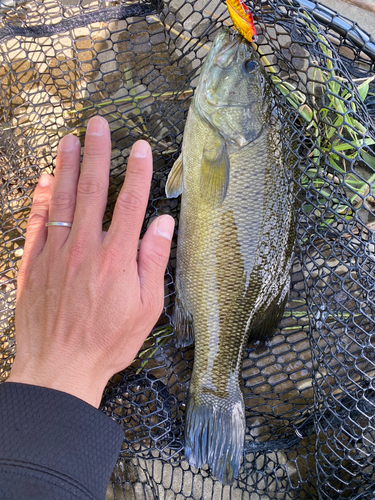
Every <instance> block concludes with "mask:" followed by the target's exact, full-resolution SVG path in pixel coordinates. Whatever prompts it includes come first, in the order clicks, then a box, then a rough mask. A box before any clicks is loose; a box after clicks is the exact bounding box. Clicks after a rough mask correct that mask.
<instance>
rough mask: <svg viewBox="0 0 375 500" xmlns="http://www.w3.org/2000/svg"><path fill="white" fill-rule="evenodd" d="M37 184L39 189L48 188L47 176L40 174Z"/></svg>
mask: <svg viewBox="0 0 375 500" xmlns="http://www.w3.org/2000/svg"><path fill="white" fill-rule="evenodd" d="M38 184H39V186H40V187H42V188H44V187H46V186H48V184H49V175H48V174H42V175H41V176H40V177H39V181H38Z"/></svg>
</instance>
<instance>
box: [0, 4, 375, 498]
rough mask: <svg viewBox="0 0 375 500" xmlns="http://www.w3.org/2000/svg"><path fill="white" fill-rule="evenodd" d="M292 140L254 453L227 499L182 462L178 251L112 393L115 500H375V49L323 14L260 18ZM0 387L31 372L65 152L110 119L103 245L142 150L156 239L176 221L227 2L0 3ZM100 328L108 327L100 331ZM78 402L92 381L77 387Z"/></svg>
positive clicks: (256, 366) (252, 428)
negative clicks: (71, 139)
mask: <svg viewBox="0 0 375 500" xmlns="http://www.w3.org/2000/svg"><path fill="white" fill-rule="evenodd" d="M247 5H248V6H249V7H250V9H251V11H252V13H253V17H254V21H255V25H256V28H257V32H258V34H259V38H258V42H257V50H258V52H259V53H260V55H261V56H262V61H263V64H264V66H265V67H266V69H267V71H268V73H269V77H270V81H271V82H272V87H273V91H274V94H275V96H276V100H277V103H278V107H279V113H280V115H281V116H282V117H283V120H284V122H285V123H286V124H287V126H286V127H284V128H283V137H282V139H283V144H284V152H285V159H286V162H285V163H286V165H288V169H286V175H288V176H289V181H290V185H291V190H290V192H291V194H292V196H294V198H295V200H296V203H294V206H295V207H296V208H295V216H296V224H297V241H296V250H295V261H294V266H293V270H292V285H291V290H290V295H289V301H288V303H287V307H286V309H285V313H284V316H283V319H282V321H281V323H280V326H279V328H278V330H277V331H276V333H275V335H274V336H273V337H272V339H271V340H269V341H268V343H267V344H266V346H265V347H263V348H261V349H259V348H257V346H250V347H249V348H248V349H247V350H246V352H245V358H244V362H243V371H242V378H243V391H244V397H245V406H246V423H247V429H246V437H245V448H244V457H243V463H242V467H241V469H240V474H239V477H238V478H237V479H236V480H235V482H234V484H233V485H231V486H228V485H227V486H223V485H222V484H221V483H220V482H218V481H217V480H215V478H214V477H213V476H212V475H211V473H210V470H209V468H208V467H203V468H202V469H200V470H196V469H193V468H191V467H190V466H189V464H188V463H187V461H186V460H185V458H184V438H183V436H184V434H183V430H184V415H185V405H186V397H187V391H188V387H189V380H190V377H191V372H192V365H193V360H194V348H193V347H186V348H183V349H177V348H176V347H175V344H174V333H173V327H172V324H171V315H172V311H173V306H174V298H175V288H174V270H175V260H176V257H175V254H176V241H177V231H176V237H175V239H174V242H173V245H172V254H171V260H170V263H169V266H168V270H167V273H166V276H165V307H164V312H163V314H162V316H161V318H160V319H159V321H158V323H157V325H156V326H155V328H154V330H153V331H152V333H151V334H150V336H149V337H148V339H147V341H146V342H145V344H144V346H143V348H142V349H141V351H140V353H139V355H138V357H137V358H136V360H135V361H134V362H133V363H132V365H131V366H130V367H128V368H127V369H126V370H125V371H124V372H122V373H119V374H117V375H116V376H114V377H113V378H112V379H111V380H110V381H109V383H108V386H107V388H106V391H105V393H104V396H103V400H102V405H101V407H102V410H103V411H105V412H106V413H108V414H109V415H110V416H111V417H112V418H114V419H115V420H116V421H118V422H119V423H120V424H121V425H122V426H123V429H124V442H123V446H122V451H121V454H120V456H119V458H118V462H117V465H116V467H115V470H114V471H113V474H112V477H111V482H110V484H109V486H108V490H107V496H106V499H107V500H110V499H116V500H123V499H127V500H130V499H147V500H148V499H156V498H158V499H159V498H160V499H168V500H172V499H173V500H182V499H195V500H198V499H211V498H212V499H214V500H216V499H218V500H219V499H220V500H227V499H228V500H229V499H231V500H261V499H280V500H281V499H293V498H296V499H316V498H321V499H341V498H350V499H355V498H356V499H359V498H361V499H370V498H375V430H374V429H375V422H374V420H373V418H374V417H373V416H374V414H375V387H374V386H373V380H374V375H375V354H374V353H375V351H374V346H375V339H374V337H373V332H374V317H373V314H374V308H375V303H374V298H375V295H374V294H375V292H374V289H375V274H374V264H375V247H374V245H375V242H374V237H373V231H374V229H375V195H374V193H373V191H372V190H373V189H374V188H373V184H374V181H375V152H374V151H375V148H374V145H375V132H374V126H373V122H372V118H371V116H372V115H374V111H375V98H374V97H375V92H374V90H375V86H373V83H372V80H371V78H370V77H371V76H372V75H373V74H374V75H375V69H374V60H375V41H374V40H372V39H371V38H370V37H369V36H368V35H367V34H366V33H365V32H363V31H362V30H361V29H360V28H359V27H358V26H357V25H355V24H354V23H352V22H351V21H349V20H347V19H345V18H343V17H342V16H340V15H338V14H337V13H335V12H333V11H331V10H329V9H328V8H326V7H323V6H322V5H320V4H318V3H316V2H313V1H309V0H299V1H296V0H249V1H248V2H247ZM0 13H1V23H0V43H1V52H0V54H1V66H0V132H1V135H0V172H1V182H2V184H1V248H0V252H1V254H0V273H1V274H0V291H1V294H0V301H1V302H0V329H1V346H0V356H1V372H0V374H1V379H2V380H5V379H6V378H7V376H8V375H9V371H10V368H11V365H12V361H13V359H14V355H15V352H16V339H15V331H14V308H15V296H16V276H17V269H18V266H19V262H20V259H21V257H22V252H23V244H24V237H25V229H26V222H27V217H28V214H29V211H30V205H31V199H32V193H33V189H34V187H35V185H36V182H37V179H38V177H39V175H40V174H41V173H42V172H48V173H53V169H54V160H55V157H56V149H57V144H58V141H59V139H60V138H61V137H63V136H64V135H65V134H66V133H68V132H70V133H74V134H76V135H77V136H78V137H79V138H80V139H81V141H82V145H83V138H84V134H85V127H86V125H87V121H88V119H89V118H90V117H92V116H93V115H96V114H100V115H102V116H104V117H105V118H106V119H107V120H108V122H109V124H110V128H111V133H112V163H111V175H110V187H109V198H108V205H107V210H106V213H105V218H104V221H103V224H104V229H106V228H108V225H109V224H110V220H111V215H112V212H113V207H114V204H115V201H116V197H117V194H118V193H119V190H120V187H121V185H122V183H123V180H124V176H125V171H126V162H127V157H128V154H129V151H130V147H131V146H132V144H133V143H134V141H135V140H136V139H138V138H141V137H142V138H144V139H146V140H148V141H149V142H150V143H151V145H152V148H153V151H154V174H153V181H152V187H151V196H150V202H149V206H148V210H147V214H146V219H145V223H144V229H146V228H147V226H148V225H149V224H150V222H151V220H152V219H153V218H154V217H155V216H156V215H160V214H164V213H168V214H171V215H172V216H173V217H175V218H176V220H177V221H178V218H179V199H167V198H166V196H165V192H164V187H165V182H166V178H167V175H168V173H169V171H170V169H171V167H172V165H173V163H174V161H175V160H176V158H177V157H178V155H179V152H180V148H181V142H182V137H183V132H184V124H185V119H186V115H187V111H188V108H189V104H190V102H191V98H192V95H193V92H194V88H195V86H196V83H197V75H198V74H199V69H200V67H201V65H202V62H203V60H204V58H205V56H206V55H207V52H208V50H209V48H210V45H211V42H212V40H213V38H214V37H215V34H216V33H217V31H218V29H219V28H220V27H221V26H225V25H229V26H231V25H232V22H231V20H230V17H229V15H228V11H227V8H226V5H225V3H223V2H222V1H221V0H189V1H186V0H165V1H164V2H162V1H158V0H149V1H142V0H139V1H133V0H129V1H125V0H124V1H123V2H120V1H103V2H102V1H99V2H98V1H97V0H78V2H77V0H76V1H74V0H59V1H57V0H45V1H43V2H39V1H36V0H30V1H27V0H11V1H6V2H5V1H4V2H1V3H0ZM103 313H104V314H105V311H103ZM77 383H79V380H77Z"/></svg>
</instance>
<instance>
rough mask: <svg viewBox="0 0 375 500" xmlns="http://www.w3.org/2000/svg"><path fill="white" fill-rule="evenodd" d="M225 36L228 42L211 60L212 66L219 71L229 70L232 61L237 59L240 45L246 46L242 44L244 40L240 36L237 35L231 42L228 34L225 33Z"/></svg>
mask: <svg viewBox="0 0 375 500" xmlns="http://www.w3.org/2000/svg"><path fill="white" fill-rule="evenodd" d="M227 35H228V37H227V38H228V41H227V44H226V46H225V47H224V48H223V49H222V50H221V52H220V53H219V54H218V55H217V56H216V57H215V59H214V60H213V64H214V65H215V66H218V67H219V68H221V69H228V68H230V66H231V65H232V64H233V61H235V60H236V59H237V56H238V51H239V49H240V47H241V45H244V44H247V42H244V39H243V38H242V37H241V36H240V35H237V36H236V38H234V39H233V40H230V38H229V33H227Z"/></svg>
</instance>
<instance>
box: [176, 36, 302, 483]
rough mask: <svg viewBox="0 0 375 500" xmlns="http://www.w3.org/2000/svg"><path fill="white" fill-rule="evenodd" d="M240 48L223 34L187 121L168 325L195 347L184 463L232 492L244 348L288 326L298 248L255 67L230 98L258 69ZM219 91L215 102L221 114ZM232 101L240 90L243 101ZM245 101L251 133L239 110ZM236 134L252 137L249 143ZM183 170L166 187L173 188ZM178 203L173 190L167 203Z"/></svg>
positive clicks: (275, 126) (240, 430) (241, 418)
mask: <svg viewBox="0 0 375 500" xmlns="http://www.w3.org/2000/svg"><path fill="white" fill-rule="evenodd" d="M242 40H243V39H241V38H237V39H235V41H233V40H232V41H231V40H230V38H229V35H228V33H227V32H226V31H225V30H223V31H222V32H221V33H219V35H218V38H217V39H216V40H215V42H214V45H213V48H211V52H210V54H209V56H208V57H207V60H206V63H205V66H204V68H203V69H202V73H201V77H200V81H199V83H198V87H197V90H196V94H195V98H194V101H193V103H192V105H191V107H190V109H189V114H188V118H187V122H186V126H185V130H184V138H183V146H182V164H181V163H180V162H176V163H177V164H176V170H177V168H182V170H181V171H182V175H181V177H182V178H181V183H182V184H181V187H180V191H182V199H181V212H180V223H179V234H178V247H177V268H176V279H175V282H176V292H177V296H176V306H175V312H174V318H173V323H174V325H175V332H176V336H177V340H176V342H177V345H187V344H189V343H191V342H192V341H193V339H194V340H195V351H194V368H193V374H192V378H191V381H190V387H189V398H188V403H187V409H186V425H185V455H186V457H187V458H188V460H189V462H190V464H191V465H192V466H196V467H201V466H202V465H203V464H204V463H208V464H209V466H210V467H211V469H212V473H213V474H214V475H215V476H217V477H218V479H219V480H220V481H222V482H223V483H225V484H230V483H231V482H232V481H233V479H234V478H235V477H236V476H237V475H238V471H239V467H240V463H241V460H242V454H243V445H244V435H245V407H244V400H243V395H242V390H241V382H240V379H241V367H242V359H243V353H244V348H245V346H246V343H247V342H248V341H249V340H250V341H254V342H255V341H264V340H265V339H266V338H267V337H269V336H271V334H272V330H273V327H274V323H275V321H276V320H277V319H279V317H280V315H282V312H283V307H284V304H285V299H286V296H287V291H288V289H289V283H290V267H291V257H292V251H293V241H294V231H293V224H292V215H291V207H290V204H289V202H288V184H287V181H286V179H285V176H284V172H283V164H282V154H281V146H280V123H279V121H278V119H277V116H276V117H275V113H273V111H272V99H271V97H270V89H269V84H268V83H267V81H266V79H265V78H264V77H263V73H261V70H260V66H259V65H258V71H259V75H257V74H255V75H252V78H253V80H252V81H251V82H252V85H250V84H249V85H247V87H246V85H245V83H246V81H245V82H244V81H243V80H241V85H239V84H237V85H236V84H235V82H232V85H231V86H230V87H225V86H226V85H227V86H228V85H230V81H228V79H230V78H239V79H242V78H247V77H246V72H244V71H243V65H244V64H245V63H246V61H247V60H248V59H246V58H248V57H250V58H253V59H254V60H255V61H258V59H257V56H256V55H255V53H254V51H253V49H251V47H250V46H249V45H248V44H247V43H246V42H244V41H242ZM215 50H217V52H218V54H217V55H216V59H215V52H213V53H212V51H215ZM215 61H216V62H215ZM215 64H216V66H215ZM216 76H217V78H216V80H215V81H214V82H213V83H211V80H210V79H215V77H216ZM251 82H250V83H251ZM258 85H259V88H258ZM212 89H214V90H215V92H217V93H218V102H219V103H220V104H219V105H218V106H219V107H221V108H220V109H219V111H220V112H219V113H216V110H217V108H215V99H216V93H215V92H214V91H213V90H212ZM236 89H241V90H240V91H241V100H240V99H238V100H237V99H236V96H235V92H236ZM244 90H245V92H246V91H247V92H248V96H246V94H245V95H244V94H243V92H244ZM205 96H206V99H205ZM226 97H227V98H228V100H229V102H228V106H227V109H226V110H225V104H224V100H225V98H226ZM246 97H248V100H249V110H251V112H252V113H253V119H254V124H255V125H254V130H252V129H251V124H250V125H249V124H247V125H246V120H245V121H244V119H243V112H242V111H241V108H240V107H239V106H237V104H236V103H237V102H241V103H242V102H244V100H245V102H246V99H245V98H246ZM231 99H234V100H233V104H231V102H232V101H231ZM259 99H264V102H261V103H260V104H259ZM223 110H225V111H226V113H227V115H226V114H225V113H224V112H223ZM245 111H246V110H245ZM254 113H258V116H256V117H254ZM221 120H222V121H223V123H221ZM250 120H251V118H250ZM236 124H237V125H236ZM236 126H237V130H235V127H236ZM241 126H243V127H245V128H246V127H248V130H244V131H243V133H242V129H241ZM232 128H233V131H232V132H231V130H232ZM230 134H232V137H230ZM252 135H254V138H253V139H252ZM249 138H250V139H249ZM236 141H237V142H236ZM225 155H227V156H225ZM181 166H182V167H181ZM228 166H229V175H227V173H226V172H225V169H226V168H228ZM174 168H175V167H174ZM176 170H175V171H174V172H173V170H172V172H171V175H170V177H171V179H172V178H174V181H175V180H176V175H175V174H176ZM220 172H221V175H219V173H220ZM205 177H207V179H205ZM202 179H203V181H202ZM168 182H169V180H168ZM170 184H172V181H170ZM202 186H203V188H202ZM223 186H224V187H223ZM220 190H222V191H223V190H224V191H225V193H224V194H223V192H222V191H220ZM171 191H173V189H171V186H170V185H168V183H167V195H171ZM173 194H174V195H176V194H177V191H176V190H175V191H174V193H173Z"/></svg>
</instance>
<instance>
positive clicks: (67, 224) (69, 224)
mask: <svg viewBox="0 0 375 500" xmlns="http://www.w3.org/2000/svg"><path fill="white" fill-rule="evenodd" d="M72 225H73V224H71V223H70V222H47V223H46V227H48V226H63V227H72Z"/></svg>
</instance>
